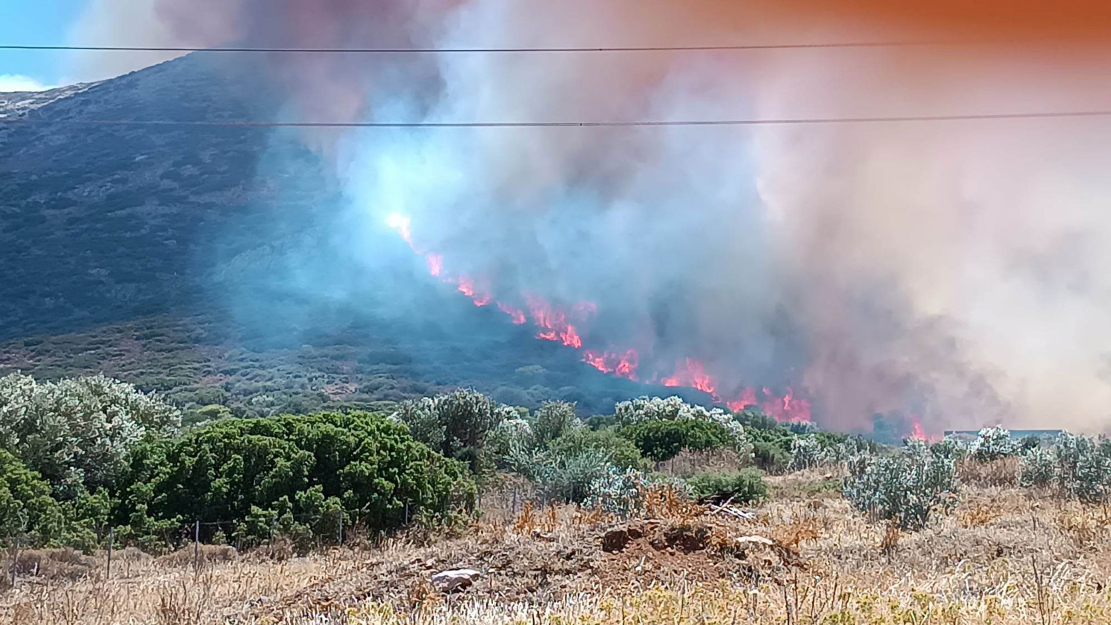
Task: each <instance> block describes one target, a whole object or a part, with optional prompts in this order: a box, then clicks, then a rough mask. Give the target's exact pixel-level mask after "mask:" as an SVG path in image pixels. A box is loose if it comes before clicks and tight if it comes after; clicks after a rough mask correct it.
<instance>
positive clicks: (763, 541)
mask: <svg viewBox="0 0 1111 625" xmlns="http://www.w3.org/2000/svg"><path fill="white" fill-rule="evenodd" d="M737 542H738V543H739V544H742V545H746V544H747V545H764V546H766V547H774V546H775V545H776V542H775V541H774V540H772V539H770V538H767V537H766V536H741V537H740V538H738V539H737Z"/></svg>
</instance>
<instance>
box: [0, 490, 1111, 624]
mask: <svg viewBox="0 0 1111 625" xmlns="http://www.w3.org/2000/svg"><path fill="white" fill-rule="evenodd" d="M815 478H816V479H818V480H823V479H824V476H811V478H810V479H811V480H813V479H815ZM800 479H801V478H800ZM779 492H783V491H782V490H781V491H779ZM963 497H964V499H963V500H962V501H961V503H960V504H959V506H958V507H957V509H956V510H955V511H954V512H953V514H952V515H950V516H948V517H945V518H942V519H939V520H938V521H937V522H936V523H933V524H931V526H930V527H929V528H928V529H927V530H925V531H923V532H918V533H900V532H898V531H893V530H891V529H890V528H889V527H888V526H887V525H884V524H875V525H872V524H867V523H864V522H863V521H862V520H861V518H860V517H859V516H858V515H856V514H853V513H852V511H851V510H850V508H849V506H848V504H847V503H846V502H844V501H843V500H840V499H837V498H825V497H813V496H810V495H809V494H806V493H805V492H801V494H800V496H791V497H786V498H780V499H773V500H772V501H770V502H768V503H766V504H764V505H762V506H760V507H759V508H757V509H756V510H755V512H756V513H757V514H756V518H755V519H753V520H742V519H737V518H734V517H730V516H729V515H726V514H722V513H712V512H709V511H706V510H701V509H696V508H694V507H685V506H683V505H682V504H681V503H680V502H670V503H669V502H666V501H665V502H664V503H663V504H661V505H660V507H659V509H658V510H655V511H653V513H652V514H651V515H650V516H658V517H661V518H662V519H663V520H651V519H650V520H647V521H641V522H640V523H641V524H642V527H649V526H651V527H656V526H655V525H653V524H658V526H659V527H660V528H661V530H660V532H661V535H664V536H670V535H671V534H669V533H668V532H672V533H673V532H675V531H680V530H678V529H676V528H685V529H681V531H686V532H690V531H702V530H700V529H699V528H700V527H704V528H709V529H708V530H706V531H712V532H713V536H712V537H711V540H710V541H708V544H709V545H712V546H709V547H707V548H706V549H705V550H701V548H699V549H695V550H692V551H691V552H689V553H688V552H687V551H685V550H683V549H681V548H679V547H681V546H682V545H678V544H677V545H674V546H673V545H655V546H651V545H649V542H650V541H649V538H648V537H647V536H646V537H645V538H644V539H643V540H641V541H640V542H639V543H638V544H637V545H631V546H630V547H629V548H628V549H626V550H624V551H623V552H621V553H602V552H601V550H600V548H599V546H598V545H597V544H596V543H597V542H598V539H599V537H600V535H601V533H603V532H605V531H606V528H612V527H614V525H613V523H612V521H606V520H604V519H600V518H598V517H596V516H591V515H588V514H584V513H582V512H578V511H576V510H574V509H572V508H535V509H534V508H528V509H522V510H519V511H518V512H517V514H516V515H515V517H513V518H507V519H505V520H504V521H501V520H499V521H497V522H489V521H488V522H483V523H480V524H479V525H477V526H476V527H474V528H472V529H471V530H470V531H468V532H466V533H465V534H464V535H463V536H461V537H458V538H453V539H449V540H444V541H441V542H438V543H436V544H432V545H428V546H419V545H415V544H413V543H411V542H407V541H404V540H396V541H393V542H391V543H389V544H386V545H383V546H381V547H379V548H377V549H375V550H373V551H351V550H337V551H333V552H331V553H327V554H319V555H314V556H311V557H307V558H293V559H290V560H288V561H272V560H265V559H262V558H254V557H234V558H231V559H226V560H218V559H215V558H214V559H211V560H209V561H208V562H207V563H206V565H205V566H204V567H203V568H202V570H200V571H194V569H193V567H192V559H191V552H189V554H188V555H189V557H185V556H182V557H179V558H164V559H159V560H154V559H150V558H138V557H136V558H132V559H129V560H128V561H126V562H124V561H121V562H120V565H119V567H118V568H115V571H117V572H118V573H114V575H113V579H111V580H104V579H103V576H102V575H97V574H89V575H88V576H84V577H79V578H78V579H72V577H73V576H72V575H69V574H66V575H55V576H40V577H37V578H25V579H21V580H20V582H19V584H18V585H17V587H16V588H15V589H14V590H9V591H7V592H6V593H5V594H4V595H3V598H2V601H0V623H19V624H34V625H54V624H62V623H65V624H76V623H83V624H84V623H87V624H89V625H108V624H109V623H167V624H168V623H174V624H200V623H224V622H239V623H262V622H272V623H273V622H284V623H325V622H327V623H337V622H347V623H383V624H390V625H393V624H397V625H400V624H401V623H416V624H421V625H424V624H427V625H434V624H435V625H438V624H441V623H443V624H447V623H515V624H516V623H522V624H529V625H531V624H533V623H553V624H554V623H564V624H566V623H571V622H575V623H581V624H583V625H591V624H594V623H597V624H599V625H601V624H603V623H605V624H616V623H618V622H620V623H684V624H691V625H694V624H696V623H697V624H702V623H760V624H763V623H767V624H771V623H777V624H790V625H794V624H798V625H804V624H805V625H810V624H828V625H839V624H849V623H854V624H855V623H859V624H862V625H863V624H872V623H876V624H878V623H891V624H896V623H898V624H926V623H937V624H939V625H940V624H945V623H967V624H975V625H979V624H984V625H986V624H988V623H991V624H993V625H1011V624H1015V625H1017V624H1019V623H1022V624H1027V623H1039V624H1042V625H1049V624H1051V623H1052V624H1055V625H1064V624H1072V623H1076V624H1080V623H1091V624H1105V623H1109V622H1111V590H1109V589H1108V588H1105V587H1104V584H1105V583H1106V580H1107V579H1108V578H1109V577H1111V557H1109V550H1108V547H1109V546H1111V542H1109V540H1111V516H1109V514H1108V512H1107V511H1105V510H1103V509H1101V508H1098V507H1097V508H1091V507H1085V506H1081V505H1079V504H1076V503H1066V502H1060V501H1056V500H1046V499H1040V498H1038V497H1036V496H1035V495H1033V494H1031V493H1030V492H1028V491H1021V490H1018V489H1014V488H1010V487H997V486H993V487H969V488H966V489H965V491H964V493H963ZM668 519H671V520H668ZM722 536H726V537H732V538H730V539H729V540H732V541H733V542H734V544H736V537H742V536H743V537H757V538H755V539H753V540H755V543H754V544H763V543H760V540H766V539H761V538H760V537H768V538H771V539H772V540H773V541H774V542H775V545H774V548H773V549H757V548H752V549H747V550H745V549H742V550H739V551H738V550H732V551H731V550H727V549H720V548H719V547H720V546H721V545H723V544H725V542H728V541H727V540H726V539H723V538H722ZM680 538H681V537H680ZM742 552H743V553H742ZM34 557H35V558H37V559H38V560H39V562H40V571H41V570H43V569H42V564H41V563H42V562H55V561H58V562H62V561H65V560H66V559H72V560H74V562H75V564H73V566H81V564H78V563H82V562H86V561H85V560H84V559H83V557H78V556H76V555H73V554H68V555H58V556H54V555H51V554H48V553H38V554H37V555H36V556H34ZM92 561H93V562H94V563H95V566H99V565H100V564H101V561H100V560H99V559H95V558H94V559H92ZM21 566H23V565H21ZM458 566H468V567H473V568H477V569H479V570H481V571H483V573H484V578H483V581H482V582H481V583H480V584H477V585H476V586H475V588H473V589H471V590H470V591H468V592H467V593H465V594H463V595H458V596H450V597H445V596H443V595H441V594H439V593H438V592H436V591H435V590H433V589H432V588H431V587H430V585H429V584H428V583H427V578H428V575H430V574H431V573H434V572H437V571H438V570H443V569H447V568H455V567H458ZM324 617H330V620H325V618H324ZM268 619H269V620H268Z"/></svg>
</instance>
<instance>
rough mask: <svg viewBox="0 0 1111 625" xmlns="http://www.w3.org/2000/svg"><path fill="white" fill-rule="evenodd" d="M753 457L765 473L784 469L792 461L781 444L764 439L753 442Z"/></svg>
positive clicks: (757, 466) (757, 465)
mask: <svg viewBox="0 0 1111 625" xmlns="http://www.w3.org/2000/svg"><path fill="white" fill-rule="evenodd" d="M747 431H748V432H751V431H752V430H747ZM752 458H753V460H754V461H755V462H756V468H758V469H760V470H762V471H764V472H765V473H778V472H780V471H784V470H786V469H787V467H788V465H790V463H791V455H790V454H789V453H787V452H786V451H784V450H783V449H782V448H781V447H779V445H776V444H774V443H767V442H763V441H760V442H756V443H753V444H752Z"/></svg>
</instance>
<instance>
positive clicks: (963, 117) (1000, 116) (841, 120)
mask: <svg viewBox="0 0 1111 625" xmlns="http://www.w3.org/2000/svg"><path fill="white" fill-rule="evenodd" d="M1103 117H1111V109H1108V110H1088V111H1057V112H1014V113H972V114H951V115H892V116H869V117H794V118H790V117H787V118H770V119H706V120H659V121H652V120H629V121H562V122H560V121H555V122H315V121H305V122H280V121H279V122H263V121H235V120H229V121H218V120H197V121H175V120H131V119H27V118H16V119H0V124H2V125H35V126H47V125H56V126H168V127H174V126H177V127H218V128H630V127H680V126H692V127H697V126H784V125H808V124H815V125H816V124H884V123H915V122H921V123H929V122H955V121H996V120H1017V119H1082V118H1103Z"/></svg>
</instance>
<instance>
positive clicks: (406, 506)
mask: <svg viewBox="0 0 1111 625" xmlns="http://www.w3.org/2000/svg"><path fill="white" fill-rule="evenodd" d="M405 524H406V525H408V524H409V500H408V499H406V500H405Z"/></svg>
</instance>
